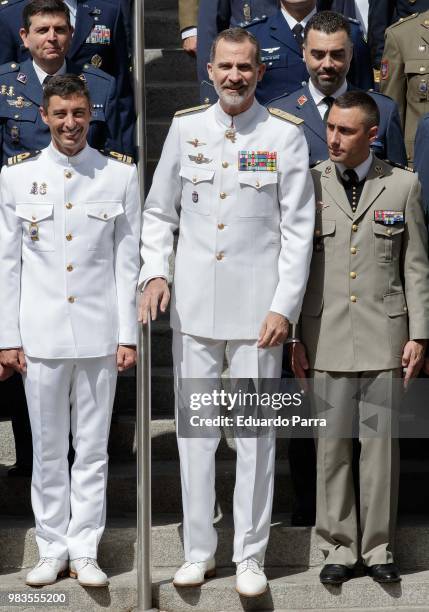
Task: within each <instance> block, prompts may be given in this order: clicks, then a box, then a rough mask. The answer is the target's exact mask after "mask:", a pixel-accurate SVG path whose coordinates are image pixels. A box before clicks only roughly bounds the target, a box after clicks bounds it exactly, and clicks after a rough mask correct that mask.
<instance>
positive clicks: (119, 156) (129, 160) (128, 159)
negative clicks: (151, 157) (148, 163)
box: [99, 149, 134, 164]
mask: <svg viewBox="0 0 429 612" xmlns="http://www.w3.org/2000/svg"><path fill="white" fill-rule="evenodd" d="M99 151H100V153H101V154H102V155H105V156H106V157H112V158H113V159H116V161H119V162H122V163H123V164H133V163H134V158H133V157H132V156H131V155H126V154H125V153H118V152H117V151H106V150H105V149H100V150H99Z"/></svg>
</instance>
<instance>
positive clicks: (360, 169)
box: [335, 153, 374, 182]
mask: <svg viewBox="0 0 429 612" xmlns="http://www.w3.org/2000/svg"><path fill="white" fill-rule="evenodd" d="M373 159H374V156H373V154H372V153H370V154H369V155H368V157H367V158H366V160H365V161H364V162H362V163H361V164H359V166H356V168H353V170H354V171H355V172H356V174H357V175H358V179H359V182H361V181H363V180H364V179H366V177H367V176H368V172H369V169H370V168H371V164H372V161H373ZM335 166H336V167H337V169H338V171H339V173H340V175H341V176H343V175H344V172H345V171H346V170H348V169H349V168H346V167H345V165H344V164H335ZM350 170H351V168H350Z"/></svg>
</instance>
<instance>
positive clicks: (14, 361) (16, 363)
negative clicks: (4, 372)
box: [0, 348, 27, 374]
mask: <svg viewBox="0 0 429 612" xmlns="http://www.w3.org/2000/svg"><path fill="white" fill-rule="evenodd" d="M0 364H1V365H2V366H3V367H4V368H12V370H15V372H19V373H20V374H23V373H24V372H26V371H27V363H26V361H25V355H24V351H23V350H22V348H17V349H5V350H3V351H0Z"/></svg>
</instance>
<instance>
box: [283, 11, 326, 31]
mask: <svg viewBox="0 0 429 612" xmlns="http://www.w3.org/2000/svg"><path fill="white" fill-rule="evenodd" d="M281 11H282V13H283V17H284V18H285V19H286V21H287V24H288V26H289V27H290V29H291V30H292V29H293V28H294V27H295V26H296V24H297V23H300V24H301V25H302V27H303V28H305V26H306V25H307V23H308V22H309V21H310V19H311V18H312V17H313V15H315V14H316V13H317V9H316V7H315V8H314V9H313V10H312V11H311V12H310V13H308V15H306V16H305V17H304V19H302V20H301V21H297V20H296V19H295V17H292V15H290V14H289V13H288V12H287V10H286V9H285V8H284V7H283V6H282V8H281Z"/></svg>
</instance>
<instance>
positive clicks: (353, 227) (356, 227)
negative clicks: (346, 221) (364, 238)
mask: <svg viewBox="0 0 429 612" xmlns="http://www.w3.org/2000/svg"><path fill="white" fill-rule="evenodd" d="M352 230H353V231H354V232H357V231H358V226H357V225H355V224H353V225H352Z"/></svg>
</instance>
